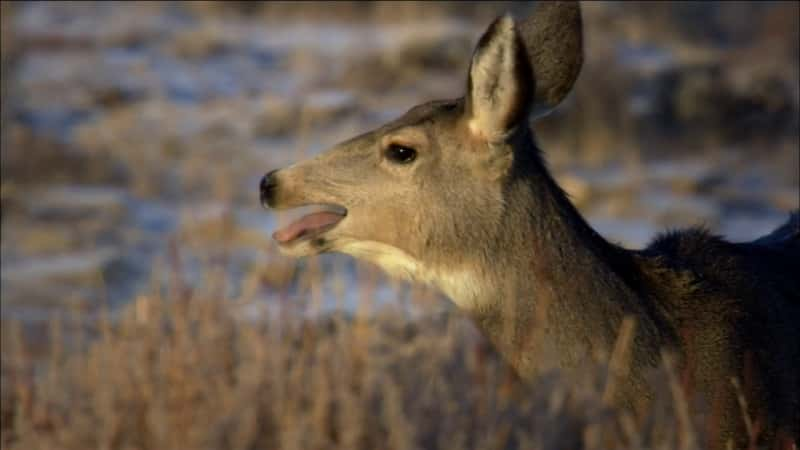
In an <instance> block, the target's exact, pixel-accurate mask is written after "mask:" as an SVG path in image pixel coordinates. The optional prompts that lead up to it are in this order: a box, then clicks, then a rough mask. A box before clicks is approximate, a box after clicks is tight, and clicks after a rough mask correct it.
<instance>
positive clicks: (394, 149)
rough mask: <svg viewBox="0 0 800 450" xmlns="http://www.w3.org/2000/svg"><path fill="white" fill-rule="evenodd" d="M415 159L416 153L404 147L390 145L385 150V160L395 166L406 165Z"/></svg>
mask: <svg viewBox="0 0 800 450" xmlns="http://www.w3.org/2000/svg"><path fill="white" fill-rule="evenodd" d="M416 157H417V151H416V150H414V149H413V148H411V147H406V146H404V145H399V144H392V145H390V146H389V147H387V148H386V158H387V159H388V160H389V161H391V162H393V163H396V164H408V163H410V162H412V161H414V159H416Z"/></svg>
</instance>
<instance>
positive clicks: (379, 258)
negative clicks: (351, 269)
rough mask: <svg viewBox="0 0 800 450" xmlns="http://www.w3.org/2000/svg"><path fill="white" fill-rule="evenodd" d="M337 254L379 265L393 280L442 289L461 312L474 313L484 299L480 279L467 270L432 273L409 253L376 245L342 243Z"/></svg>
mask: <svg viewBox="0 0 800 450" xmlns="http://www.w3.org/2000/svg"><path fill="white" fill-rule="evenodd" d="M336 251H338V252H341V253H345V254H348V255H350V256H353V257H355V258H359V259H364V260H366V261H369V262H371V263H373V264H376V265H378V266H379V267H380V268H381V269H383V270H384V271H385V272H386V273H388V274H389V275H390V276H393V277H396V278H400V279H403V280H408V281H415V282H419V283H425V284H428V285H433V286H435V287H438V288H439V289H440V290H441V291H442V292H443V293H444V294H445V295H447V296H448V297H449V298H450V300H452V301H453V303H455V304H456V305H457V306H458V307H459V308H462V309H465V310H472V309H474V308H475V307H476V306H478V303H479V299H480V297H481V295H480V294H481V288H480V283H479V281H478V280H477V278H476V277H474V276H472V275H471V274H470V273H468V272H466V271H463V270H453V271H450V270H441V269H440V270H431V269H429V268H426V267H425V266H424V265H423V264H422V262H420V261H419V260H417V259H416V258H414V257H412V256H411V255H409V254H408V253H406V252H404V251H403V250H400V249H399V248H397V247H393V246H391V245H388V244H384V243H381V242H376V241H357V240H352V239H346V238H343V239H339V240H338V242H337V245H336Z"/></svg>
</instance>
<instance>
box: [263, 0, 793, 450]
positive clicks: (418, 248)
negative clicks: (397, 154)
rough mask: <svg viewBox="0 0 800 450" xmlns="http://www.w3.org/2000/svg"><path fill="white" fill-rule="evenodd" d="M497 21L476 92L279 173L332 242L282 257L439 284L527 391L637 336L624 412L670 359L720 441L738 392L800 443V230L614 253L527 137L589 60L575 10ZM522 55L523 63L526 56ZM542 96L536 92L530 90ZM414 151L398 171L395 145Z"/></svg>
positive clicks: (730, 432) (739, 430)
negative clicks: (532, 382) (623, 334)
mask: <svg viewBox="0 0 800 450" xmlns="http://www.w3.org/2000/svg"><path fill="white" fill-rule="evenodd" d="M538 11H539V12H538V13H537V14H535V15H534V16H533V18H531V19H528V20H525V21H523V22H521V24H519V25H515V24H514V23H513V21H512V20H511V19H510V18H508V17H506V18H501V19H498V21H496V22H495V23H494V24H492V26H491V27H490V28H489V30H488V31H487V33H486V35H485V36H484V38H483V39H481V41H480V43H479V45H478V47H477V49H476V51H475V54H474V56H473V61H472V67H471V69H470V72H469V74H470V75H469V79H468V83H467V85H468V86H467V94H466V95H465V97H464V98H462V99H457V100H450V101H436V102H430V103H427V104H423V105H420V106H417V107H414V108H412V109H411V110H410V111H409V112H408V113H406V114H405V115H404V116H403V117H401V118H399V119H397V120H395V121H393V122H390V123H388V124H386V125H384V126H382V127H381V128H379V129H377V130H375V131H372V132H369V133H366V134H364V135H361V136H358V137H355V138H353V139H351V140H349V141H347V142H344V143H342V144H339V145H338V146H336V147H334V148H333V149H331V150H329V151H327V152H325V153H323V154H321V155H319V156H317V157H316V158H313V159H311V160H308V161H304V162H300V163H298V164H295V165H293V166H291V167H288V168H285V169H281V170H280V171H277V172H276V173H272V174H271V175H270V187H271V189H270V190H269V193H268V194H267V195H265V198H263V200H264V201H265V202H266V203H267V204H269V206H271V207H276V208H290V207H296V206H301V205H307V204H315V203H331V204H336V205H341V206H343V207H345V208H346V209H347V216H346V218H345V219H344V220H342V221H341V222H340V223H339V224H338V225H336V226H335V227H334V228H332V229H330V230H328V231H326V232H325V233H323V234H321V235H319V236H317V237H315V238H314V239H309V240H302V241H299V242H292V243H289V244H284V245H283V246H282V250H283V251H285V252H286V253H288V254H291V255H295V256H305V255H311V254H317V253H321V252H328V251H338V252H343V253H348V254H351V255H353V256H356V257H359V258H362V259H366V260H369V261H372V262H374V263H376V264H378V265H380V266H381V267H383V268H384V269H386V270H387V271H388V272H390V273H393V274H395V275H398V276H401V277H405V278H409V279H414V280H418V281H420V282H423V283H429V284H432V285H435V286H438V287H439V288H440V289H441V290H442V291H443V292H444V293H446V294H447V295H448V296H449V297H450V298H452V299H453V301H454V302H455V303H456V304H457V305H458V306H459V307H461V308H462V309H463V310H465V311H466V313H467V314H469V315H470V316H472V317H473V318H474V319H475V320H476V322H477V323H478V324H479V325H480V327H481V328H482V329H483V331H484V332H485V333H486V335H487V336H488V337H489V338H490V339H491V340H492V341H493V342H494V343H495V345H496V346H497V348H498V349H499V351H500V352H501V353H502V354H503V355H504V356H505V357H506V359H507V360H508V361H509V362H510V363H511V364H512V365H513V366H514V367H515V368H516V370H517V371H518V372H519V374H520V375H521V376H523V377H526V378H535V377H536V375H537V374H539V373H541V372H542V371H543V370H546V369H548V368H550V367H559V368H563V369H571V368H577V367H579V366H580V365H581V364H582V363H583V362H584V361H585V360H586V358H588V357H591V356H592V355H597V354H606V355H608V354H610V352H611V350H612V348H613V346H614V341H615V339H616V336H617V333H618V330H619V328H620V325H621V323H622V321H623V319H624V318H625V317H627V316H632V317H634V318H635V320H636V327H635V330H636V332H635V335H634V337H633V343H632V347H631V349H630V352H631V354H630V367H629V370H628V371H627V376H626V377H625V379H624V380H623V382H622V383H621V387H620V388H619V389H618V390H617V393H616V396H615V398H614V400H615V401H616V403H617V404H619V405H621V406H628V407H634V406H637V405H638V406H639V407H646V405H647V402H648V401H649V399H651V398H652V397H653V392H651V387H650V385H649V384H648V381H647V373H648V371H649V370H650V369H652V368H655V367H657V366H658V365H659V364H660V363H661V356H660V355H661V351H662V350H664V349H669V350H673V351H675V352H677V353H678V354H679V355H680V356H682V357H683V358H682V361H683V363H682V367H683V372H684V374H685V379H684V384H685V386H687V387H691V388H692V389H693V391H694V392H696V393H698V394H699V395H701V396H703V397H704V398H705V399H706V400H707V404H708V405H711V406H710V408H713V410H714V411H715V418H716V419H715V420H717V422H718V424H717V425H716V428H717V430H716V431H718V436H719V441H718V442H717V443H716V445H717V446H721V445H723V443H724V442H726V441H727V440H728V439H733V440H734V441H735V442H736V443H737V445H744V443H745V442H747V439H748V438H747V436H746V435H745V430H744V425H743V420H742V413H741V411H740V410H739V406H738V403H737V399H736V391H735V389H734V388H733V384H732V383H731V381H730V380H731V378H732V377H735V378H737V379H738V380H740V381H741V382H742V384H743V385H744V386H745V389H746V394H747V395H748V401H749V404H750V406H751V407H750V411H749V413H750V414H753V415H754V416H755V417H758V420H759V421H760V422H759V423H760V425H761V428H762V429H763V430H764V431H763V433H762V434H761V438H762V439H763V440H764V441H765V442H771V440H772V439H773V437H774V436H775V435H776V433H783V434H784V435H787V436H794V437H795V439H796V436H797V435H798V433H800V430H798V427H800V413H798V410H800V397H799V395H800V394H798V391H800V388H798V387H799V386H800V375H798V372H800V368H798V364H800V363H798V361H800V349H798V347H800V344H799V343H800V333H798V331H797V324H798V323H800V283H799V282H798V281H797V280H796V278H795V276H794V275H793V274H791V273H790V270H791V269H790V267H791V266H793V265H795V264H796V261H797V258H798V256H800V231H798V229H797V227H798V224H799V223H800V220H799V219H798V216H795V218H794V219H793V220H794V221H793V222H792V223H790V224H789V225H787V226H786V227H784V228H782V229H781V230H779V231H777V232H776V233H774V234H773V235H771V236H768V237H765V238H762V239H760V240H758V241H756V242H753V243H748V244H731V243H728V242H725V241H723V240H722V239H719V238H717V237H714V236H711V235H709V234H708V233H706V232H704V231H702V230H689V231H685V232H681V233H673V234H669V235H665V236H663V237H660V238H659V239H657V240H656V241H655V242H654V243H653V244H652V245H651V246H649V247H648V248H647V249H645V250H641V251H629V250H625V249H622V248H620V247H617V246H615V245H613V244H610V243H608V242H607V241H605V240H604V239H603V238H602V237H601V236H599V235H598V234H597V233H596V232H595V231H594V230H592V229H591V227H590V226H589V225H588V224H587V223H586V222H585V221H584V220H583V218H582V217H581V216H580V214H579V213H578V212H577V210H576V209H575V208H574V206H573V205H572V204H571V203H570V202H569V200H568V199H567V197H566V196H565V195H564V193H563V192H562V190H561V189H560V188H559V187H558V185H557V184H556V183H555V181H554V180H553V179H552V177H551V176H550V175H549V173H548V171H547V168H546V167H545V164H544V162H543V160H542V159H541V156H540V154H539V150H538V148H537V146H536V143H535V139H534V137H533V133H532V131H531V129H530V127H529V126H528V124H527V120H526V118H527V116H528V114H534V115H536V114H539V113H541V112H543V111H547V110H549V109H551V108H552V107H554V106H555V105H556V104H558V103H559V102H560V101H561V100H562V99H563V98H564V96H566V94H567V93H568V92H569V89H570V88H571V87H572V84H573V82H574V81H575V79H576V77H577V74H578V71H579V69H580V65H581V62H582V51H581V39H582V38H581V22H580V11H579V8H578V6H577V4H576V3H568V2H557V3H550V2H545V4H544V5H543V6H541V7H539V10H538ZM523 47H524V49H525V50H527V51H523ZM532 86H535V87H536V89H531V87H532ZM392 144H396V145H403V146H405V147H410V148H413V149H414V150H416V152H417V157H416V159H415V160H414V161H413V162H411V163H409V164H397V163H394V162H392V161H390V160H389V159H388V158H387V157H386V151H387V149H388V148H389V147H390V146H391V145H392Z"/></svg>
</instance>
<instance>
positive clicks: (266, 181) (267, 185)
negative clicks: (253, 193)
mask: <svg viewBox="0 0 800 450" xmlns="http://www.w3.org/2000/svg"><path fill="white" fill-rule="evenodd" d="M275 172H277V170H273V171H270V172H268V173H267V174H266V175H264V178H262V179H261V183H259V185H258V188H259V191H260V193H261V205H262V206H264V207H269V206H270V205H272V202H273V201H274V197H275V190H276V189H275V188H276V186H277V185H278V183H277V181H276V179H275V178H276V177H275Z"/></svg>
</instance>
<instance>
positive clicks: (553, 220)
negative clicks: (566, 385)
mask: <svg viewBox="0 0 800 450" xmlns="http://www.w3.org/2000/svg"><path fill="white" fill-rule="evenodd" d="M531 154H532V155H535V154H536V152H533V151H532V152H531ZM530 163H531V164H537V165H538V167H534V169H535V170H527V171H525V172H526V173H524V174H519V175H518V176H512V180H511V182H510V183H509V185H508V187H507V189H508V191H507V194H508V196H507V198H510V199H514V201H510V202H508V204H509V206H508V210H507V211H506V213H505V214H504V217H503V219H502V221H501V222H502V225H501V227H499V229H498V233H497V235H495V236H493V237H492V238H491V239H486V240H485V241H483V242H482V243H480V244H479V245H480V246H481V247H479V248H477V249H476V250H477V252H476V253H475V255H476V256H475V258H476V260H478V261H477V262H476V261H473V262H472V263H471V264H469V265H468V266H469V267H471V269H469V270H466V271H464V272H462V273H461V274H460V275H459V276H451V279H450V280H445V281H444V283H441V284H440V287H442V290H444V291H445V293H447V294H448V295H449V296H450V297H451V298H452V299H453V301H454V302H455V303H456V304H458V305H459V306H460V307H461V308H462V309H464V310H466V311H467V313H468V314H469V315H471V316H472V317H473V318H474V319H475V321H476V323H477V324H478V326H479V327H480V328H482V329H483V331H484V333H485V334H486V335H487V337H489V338H490V339H491V340H492V341H493V342H494V344H495V345H496V347H497V348H498V350H499V351H500V352H501V353H502V354H503V355H504V357H505V358H506V360H507V361H509V362H510V363H511V364H512V365H513V366H515V368H516V369H517V370H518V371H519V373H520V374H521V375H522V376H524V377H529V376H533V375H534V374H535V373H537V372H539V371H540V370H541V369H543V368H545V367H546V366H548V365H552V366H555V367H570V366H575V365H577V364H579V363H580V362H581V361H583V360H584V359H585V357H586V356H589V355H591V354H593V353H594V354H597V352H607V351H609V350H610V347H611V346H612V345H613V342H614V339H615V337H616V335H617V333H618V328H619V326H620V323H621V321H622V319H623V317H624V316H625V315H628V314H632V315H634V316H636V317H637V319H638V320H639V321H642V322H645V326H647V323H648V322H649V320H648V319H647V318H646V317H645V316H646V312H645V311H644V306H643V305H642V304H641V303H640V301H639V299H638V298H637V296H636V295H635V292H634V290H633V289H632V288H631V287H630V286H629V283H626V281H625V280H624V279H623V276H622V275H621V274H622V273H624V272H626V271H629V270H630V264H629V262H628V261H630V256H629V255H628V253H627V252H626V251H625V250H623V249H621V248H619V247H616V246H613V245H612V244H610V243H608V242H606V241H605V240H604V239H603V238H602V237H601V236H599V235H598V234H597V233H596V232H595V231H594V230H592V228H591V227H590V226H589V225H588V224H587V223H586V222H585V220H584V219H583V218H582V217H581V216H580V214H579V213H578V212H577V210H576V209H575V208H574V206H573V205H572V204H571V203H570V202H569V200H568V199H567V198H566V196H565V195H564V193H563V191H561V189H560V188H559V187H558V185H557V184H556V183H555V181H554V180H553V179H552V178H551V177H550V175H549V174H548V173H547V170H546V168H545V167H544V166H543V164H541V162H540V160H539V159H538V158H534V160H532V161H531V162H530ZM531 173H534V174H536V175H535V176H530V174H531Z"/></svg>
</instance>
